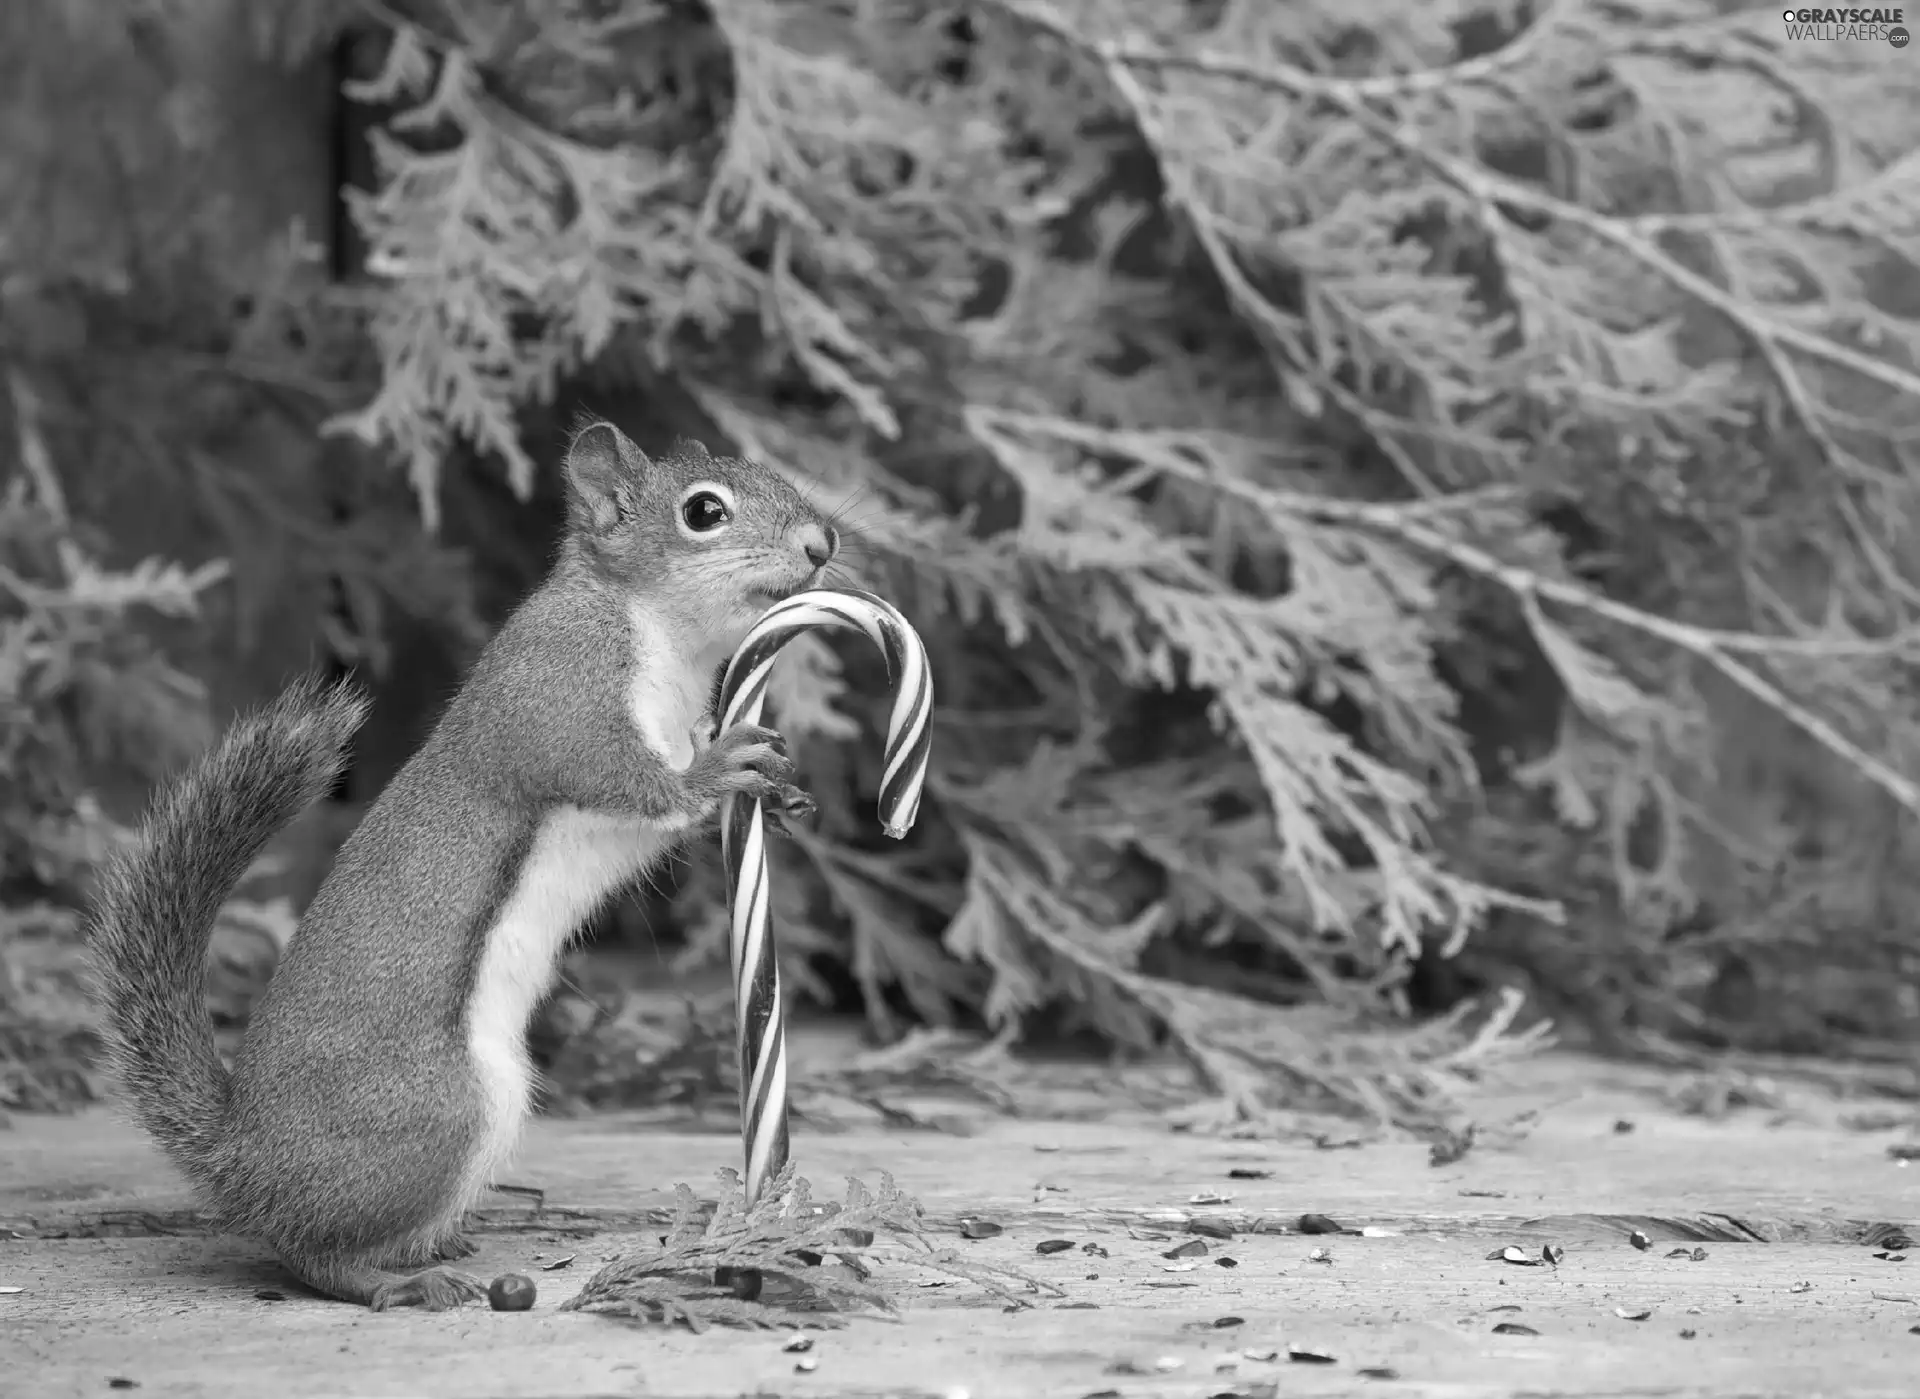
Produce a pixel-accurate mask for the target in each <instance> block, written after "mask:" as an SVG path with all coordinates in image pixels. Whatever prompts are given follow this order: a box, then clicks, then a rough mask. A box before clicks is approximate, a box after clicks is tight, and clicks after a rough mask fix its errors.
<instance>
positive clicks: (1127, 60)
mask: <svg viewBox="0 0 1920 1399" xmlns="http://www.w3.org/2000/svg"><path fill="white" fill-rule="evenodd" d="M1036 22H1038V21H1036ZM1048 27H1049V29H1050V32H1052V33H1054V34H1057V35H1059V36H1060V37H1062V38H1065V39H1067V40H1068V41H1069V42H1071V43H1074V44H1075V45H1076V46H1078V47H1079V48H1081V49H1083V50H1085V51H1087V52H1089V53H1091V54H1093V55H1094V56H1096V57H1098V58H1099V59H1100V60H1101V62H1102V63H1103V64H1105V65H1106V66H1107V69H1108V72H1109V75H1110V76H1112V77H1113V78H1114V80H1115V82H1116V84H1117V85H1118V86H1120V88H1121V90H1122V91H1123V92H1124V93H1127V94H1129V97H1130V105H1132V106H1133V107H1134V109H1135V111H1136V112H1139V111H1141V109H1142V104H1143V102H1144V98H1145V94H1144V92H1143V91H1142V90H1141V89H1140V88H1139V87H1138V85H1137V84H1135V83H1133V82H1132V81H1131V79H1130V78H1129V77H1126V76H1125V69H1126V67H1127V66H1128V65H1132V66H1139V67H1146V66H1151V65H1159V66H1167V67H1179V68H1184V69H1186V70H1188V71H1191V72H1196V73H1202V74H1206V75H1209V76H1213V77H1220V78H1226V79H1231V80H1235V81H1240V82H1247V83H1253V84H1255V85H1257V86H1261V87H1266V88H1270V89H1274V90H1277V91H1281V92H1285V93H1287V94H1288V95H1289V96H1292V97H1295V98H1297V99H1300V100H1315V99H1318V100H1324V101H1326V102H1328V103H1330V104H1331V105H1333V106H1334V107H1336V108H1337V109H1338V110H1339V111H1340V113H1341V114H1342V115H1343V116H1345V117H1347V118H1349V119H1350V120H1352V121H1353V122H1355V123H1356V124H1357V125H1359V126H1361V127H1363V128H1365V129H1366V130H1367V131H1368V132H1369V133H1371V134H1372V135H1373V136H1374V137H1376V138H1377V139H1378V140H1380V141H1382V142H1383V143H1385V144H1387V145H1389V146H1391V147H1392V148H1393V149H1395V150H1397V151H1399V152H1400V153H1401V154H1403V155H1405V156H1407V157H1408V158H1409V159H1412V160H1414V161H1416V162H1418V163H1419V164H1421V165H1424V166H1425V167H1426V168H1427V169H1428V170H1430V171H1431V172H1432V173H1433V174H1435V175H1436V176H1438V177H1439V178H1441V179H1442V180H1444V181H1445V182H1446V183H1447V184H1449V185H1451V186H1452V187H1453V188H1455V189H1456V190H1458V191H1460V192H1461V193H1462V194H1465V195H1467V196H1468V197H1469V198H1470V199H1472V200H1473V201H1474V202H1475V204H1476V205H1477V206H1478V207H1479V209H1480V210H1481V211H1482V219H1481V222H1482V226H1483V227H1484V228H1485V229H1486V231H1487V232H1488V234H1489V235H1490V236H1492V237H1493V238H1495V239H1496V240H1498V241H1501V242H1504V241H1505V240H1506V237H1507V224H1506V222H1505V220H1504V219H1502V218H1500V217H1498V216H1497V215H1496V212H1495V211H1496V210H1497V209H1498V206H1500V205H1502V204H1504V205H1507V206H1510V207H1511V208H1513V209H1516V210H1520V211H1524V212H1527V213H1532V214H1537V215H1539V216H1541V217H1544V218H1548V219H1552V220H1554V221H1556V222H1559V223H1562V224H1566V225H1569V226H1571V227H1575V228H1578V229H1580V230H1581V231H1582V232H1584V233H1586V234H1588V235H1589V236H1591V237H1593V238H1595V239H1598V240H1599V241H1601V242H1604V243H1606V244H1608V245H1610V246H1612V247H1614V248H1616V249H1618V250H1620V251H1621V252H1624V253H1626V254H1628V255H1629V256H1630V257H1632V258H1634V259H1635V260H1637V261H1638V262H1640V263H1641V264H1642V265H1643V266H1645V267H1647V268H1649V269H1651V270H1652V271H1654V272H1655V273H1657V274H1659V276H1660V277H1662V278H1663V279H1664V280H1666V281H1667V282H1668V283H1669V284H1670V285H1672V286H1673V287H1675V288H1676V289H1678V290H1680V291H1683V292H1685V293H1687V294H1688V295H1690V296H1692V297H1693V298H1694V299H1695V300H1697V301H1699V302H1700V303H1702V304H1703V305H1705V306H1708V307H1710V308H1711V309H1713V310H1715V311H1717V312H1719V313H1720V315H1722V316H1723V317H1725V318H1726V319H1727V320H1728V321H1730V322H1732V323H1733V324H1734V325H1736V326H1738V327H1739V328H1740V329H1741V330H1742V331H1743V332H1744V333H1745V334H1746V335H1747V337H1748V338H1749V339H1750V340H1753V341H1756V342H1758V341H1764V340H1772V341H1774V342H1775V343H1777V344H1780V345H1784V346H1786V347H1788V348H1790V349H1795V350H1798V351H1800V352H1801V353H1802V354H1805V355H1807V356H1809V357H1811V358H1814V359H1819V360H1823V361H1825V362H1826V363H1828V364H1832V365H1834V366H1836V367H1839V368H1843V369H1849V370H1851V371H1853V372H1854V373H1856V374H1859V375H1861V376H1863V377H1865V378H1868V379H1871V380H1873V381H1875V382H1876V383H1879V384H1882V385H1884V386H1885V387H1887V388H1891V389H1894V390H1896V391H1898V392H1900V393H1905V394H1909V395H1912V396H1914V397H1920V374H1914V373H1913V372H1911V371H1909V370H1906V369H1903V368H1901V367H1900V366H1898V365H1895V364H1891V363H1888V362H1887V361H1885V360H1881V359H1876V358H1874V357H1873V356H1871V355H1865V354H1862V353H1860V352H1859V351H1857V350H1854V349H1852V348H1850V347H1848V346H1846V345H1842V344H1840V343H1839V342H1837V341H1835V340H1832V339H1830V338H1828V337H1827V336H1823V335H1815V334H1812V333H1810V332H1808V331H1805V330H1802V329H1801V328H1800V327H1798V326H1796V325H1793V324H1791V323H1789V322H1784V321H1781V320H1778V319H1776V318H1773V317H1770V316H1766V315H1763V314H1760V313H1758V312H1756V311H1755V310H1753V309H1752V308H1750V307H1747V306H1744V305H1742V304H1741V303H1740V301H1739V299H1738V298H1736V297H1733V296H1731V295H1729V294H1728V293H1727V292H1726V291H1724V290H1723V289H1722V288H1720V287H1718V286H1715V285H1714V284H1713V283H1712V282H1711V281H1709V280H1708V279H1707V278H1705V277H1702V276H1701V275H1700V274H1698V273H1697V272H1694V271H1692V270H1691V269H1689V268H1686V267H1683V266H1682V265H1681V264H1680V263H1679V262H1677V261H1675V260H1674V259H1673V258H1672V257H1670V256H1668V254H1666V253H1665V252H1663V251H1662V250H1661V249H1660V248H1658V247H1657V246H1655V245H1654V244H1653V243H1651V242H1650V241H1648V239H1647V238H1646V237H1644V236H1643V235H1642V234H1640V233H1639V232H1637V231H1636V230H1635V228H1634V226H1633V222H1632V221H1631V220H1624V219H1617V218H1612V217H1609V216H1608V215H1605V214H1600V213H1596V212H1594V211H1593V210H1591V209H1586V208H1583V207H1581V206H1580V205H1578V204H1574V203H1572V202H1570V201H1568V200H1565V199H1561V198H1559V197H1557V196H1555V195H1553V194H1549V193H1548V192H1546V191H1545V190H1541V189H1536V188H1535V187H1533V186H1531V185H1526V184H1522V183H1520V182H1519V181H1517V180H1513V179H1509V178H1508V177H1506V176H1504V175H1499V174H1496V173H1495V172H1493V171H1491V170H1487V169H1484V168H1480V167H1476V166H1473V165H1470V164H1468V163H1467V162H1465V161H1462V160H1460V159H1458V158H1456V157H1454V156H1450V155H1446V154H1443V153H1441V152H1439V151H1435V150H1432V149H1430V148H1429V147H1428V146H1427V145H1426V144H1425V143H1424V142H1422V141H1421V140H1420V139H1419V136H1418V135H1417V132H1416V130H1415V129H1414V128H1411V127H1409V126H1406V125H1404V124H1396V123H1393V122H1390V121H1387V120H1386V119H1384V118H1383V117H1381V116H1380V115H1379V114H1378V113H1376V112H1375V111H1373V110H1372V109H1371V108H1370V107H1369V106H1367V104H1366V103H1365V101H1363V100H1362V99H1361V98H1360V97H1358V96H1355V95H1353V94H1351V93H1349V92H1345V91H1342V90H1341V89H1340V87H1339V86H1338V85H1329V84H1328V83H1327V82H1326V81H1325V80H1323V79H1320V78H1317V77H1315V76H1314V75H1313V74H1311V73H1308V72H1306V71H1305V70H1303V69H1299V68H1295V67H1292V66H1290V65H1288V64H1283V63H1278V62H1272V63H1263V64H1258V65H1255V64H1248V63H1245V62H1242V61H1239V60H1221V59H1216V58H1211V57H1203V56H1184V55H1178V54H1173V53H1170V52H1168V53H1162V52H1160V51H1157V50H1156V51H1151V57H1149V51H1147V50H1144V49H1143V48H1141V46H1139V45H1137V44H1119V43H1115V42H1112V41H1107V42H1101V41H1093V40H1088V39H1085V38H1083V37H1080V36H1078V35H1075V34H1074V33H1073V32H1072V31H1071V30H1070V29H1068V28H1066V27H1065V26H1064V25H1061V24H1059V23H1058V22H1054V23H1052V24H1050V25H1049V26H1048Z"/></svg>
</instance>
